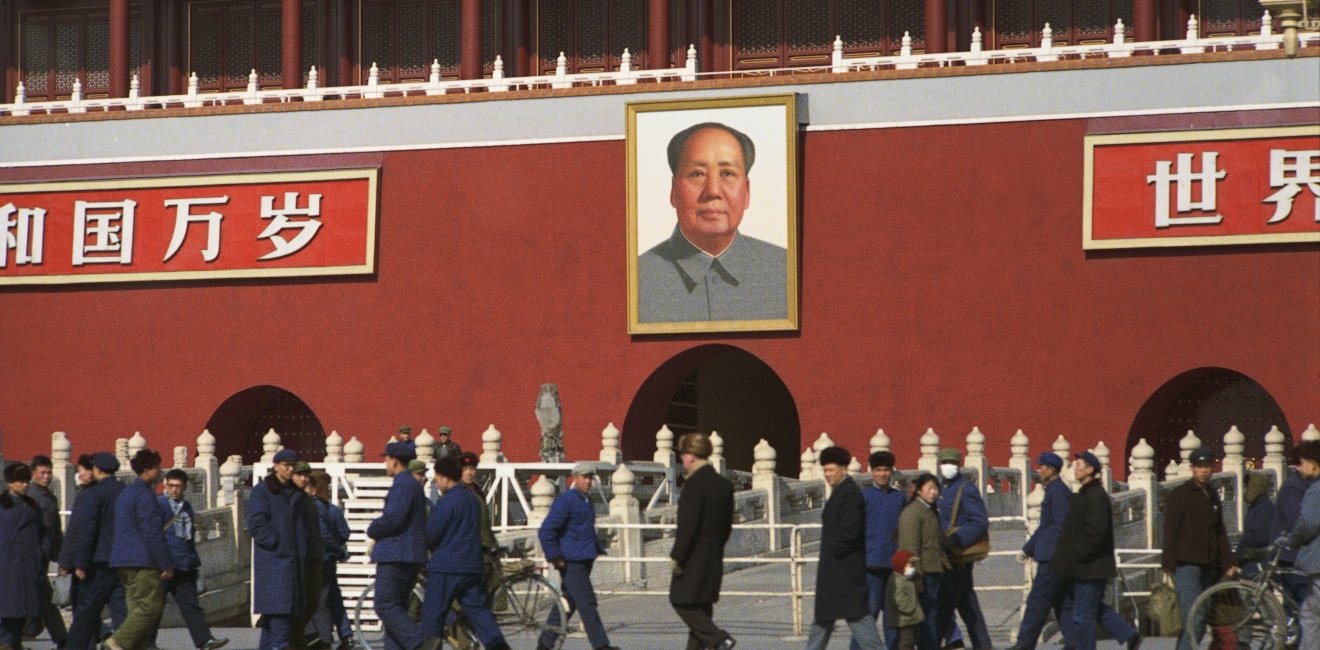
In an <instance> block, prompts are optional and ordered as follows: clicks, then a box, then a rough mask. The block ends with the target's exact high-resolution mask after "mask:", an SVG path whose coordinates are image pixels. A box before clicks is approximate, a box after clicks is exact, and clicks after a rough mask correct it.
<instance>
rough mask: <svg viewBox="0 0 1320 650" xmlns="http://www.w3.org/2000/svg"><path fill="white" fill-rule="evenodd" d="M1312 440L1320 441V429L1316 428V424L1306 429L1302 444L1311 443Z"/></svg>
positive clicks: (1303, 433)
mask: <svg viewBox="0 0 1320 650" xmlns="http://www.w3.org/2000/svg"><path fill="white" fill-rule="evenodd" d="M1312 440H1320V429H1317V428H1315V423H1314V422H1312V423H1311V424H1310V426H1308V427H1306V431H1303V432H1302V442H1311V441H1312Z"/></svg>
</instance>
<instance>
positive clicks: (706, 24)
mask: <svg viewBox="0 0 1320 650" xmlns="http://www.w3.org/2000/svg"><path fill="white" fill-rule="evenodd" d="M711 18H712V16H711V0H688V40H689V41H690V43H688V44H689V45H696V46H697V71H698V72H710V71H711V70H714V64H715V51H714V45H715V42H714V39H712V38H711ZM684 49H686V48H684Z"/></svg>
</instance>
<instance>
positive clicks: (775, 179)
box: [627, 94, 799, 334]
mask: <svg viewBox="0 0 1320 650" xmlns="http://www.w3.org/2000/svg"><path fill="white" fill-rule="evenodd" d="M798 119H799V112H798V99H797V96H796V95H793V94H782V95H761V96H752V97H733V98H720V99H698V100H680V101H650V102H634V103H630V104H628V105H627V176H628V180H627V182H628V228H627V231H628V242H627V269H628V333H629V334H677V333H681V334H688V333H704V332H756V331H786V330H787V331H795V330H797V329H798V284H799V281H798V200H799V194H798V166H797V161H798V124H799V123H798ZM748 161H750V164H749V162H748ZM708 172H710V173H708Z"/></svg>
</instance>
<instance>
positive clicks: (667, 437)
mask: <svg viewBox="0 0 1320 650" xmlns="http://www.w3.org/2000/svg"><path fill="white" fill-rule="evenodd" d="M652 460H654V461H655V462H657V463H660V464H661V465H664V466H665V467H666V468H669V467H673V466H674V432H673V431H670V430H669V426H668V425H663V424H662V425H660V430H659V431H656V432H655V455H654V456H652Z"/></svg>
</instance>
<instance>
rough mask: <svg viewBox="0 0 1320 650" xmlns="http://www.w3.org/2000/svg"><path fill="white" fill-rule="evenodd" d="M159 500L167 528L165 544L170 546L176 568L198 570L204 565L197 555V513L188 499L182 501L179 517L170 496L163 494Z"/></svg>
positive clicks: (161, 514) (163, 524)
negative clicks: (175, 513) (176, 515)
mask: <svg viewBox="0 0 1320 650" xmlns="http://www.w3.org/2000/svg"><path fill="white" fill-rule="evenodd" d="M158 502H159V503H160V516H161V517H162V523H161V526H162V527H164V528H165V544H166V545H167V546H169V549H170V557H171V558H173V559H174V568H175V570H178V571H196V570H197V569H199V568H201V566H202V558H201V557H198V555H197V513H196V512H194V511H193V507H192V504H191V503H188V500H187V499H184V500H183V501H182V504H183V505H182V506H181V507H180V508H179V516H178V517H175V516H174V504H173V503H172V501H171V500H170V498H169V497H168V496H166V495H163V494H162V495H161V496H160V497H159V498H158ZM171 520H172V523H171ZM181 534H182V535H183V536H182V537H180V535H181Z"/></svg>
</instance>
